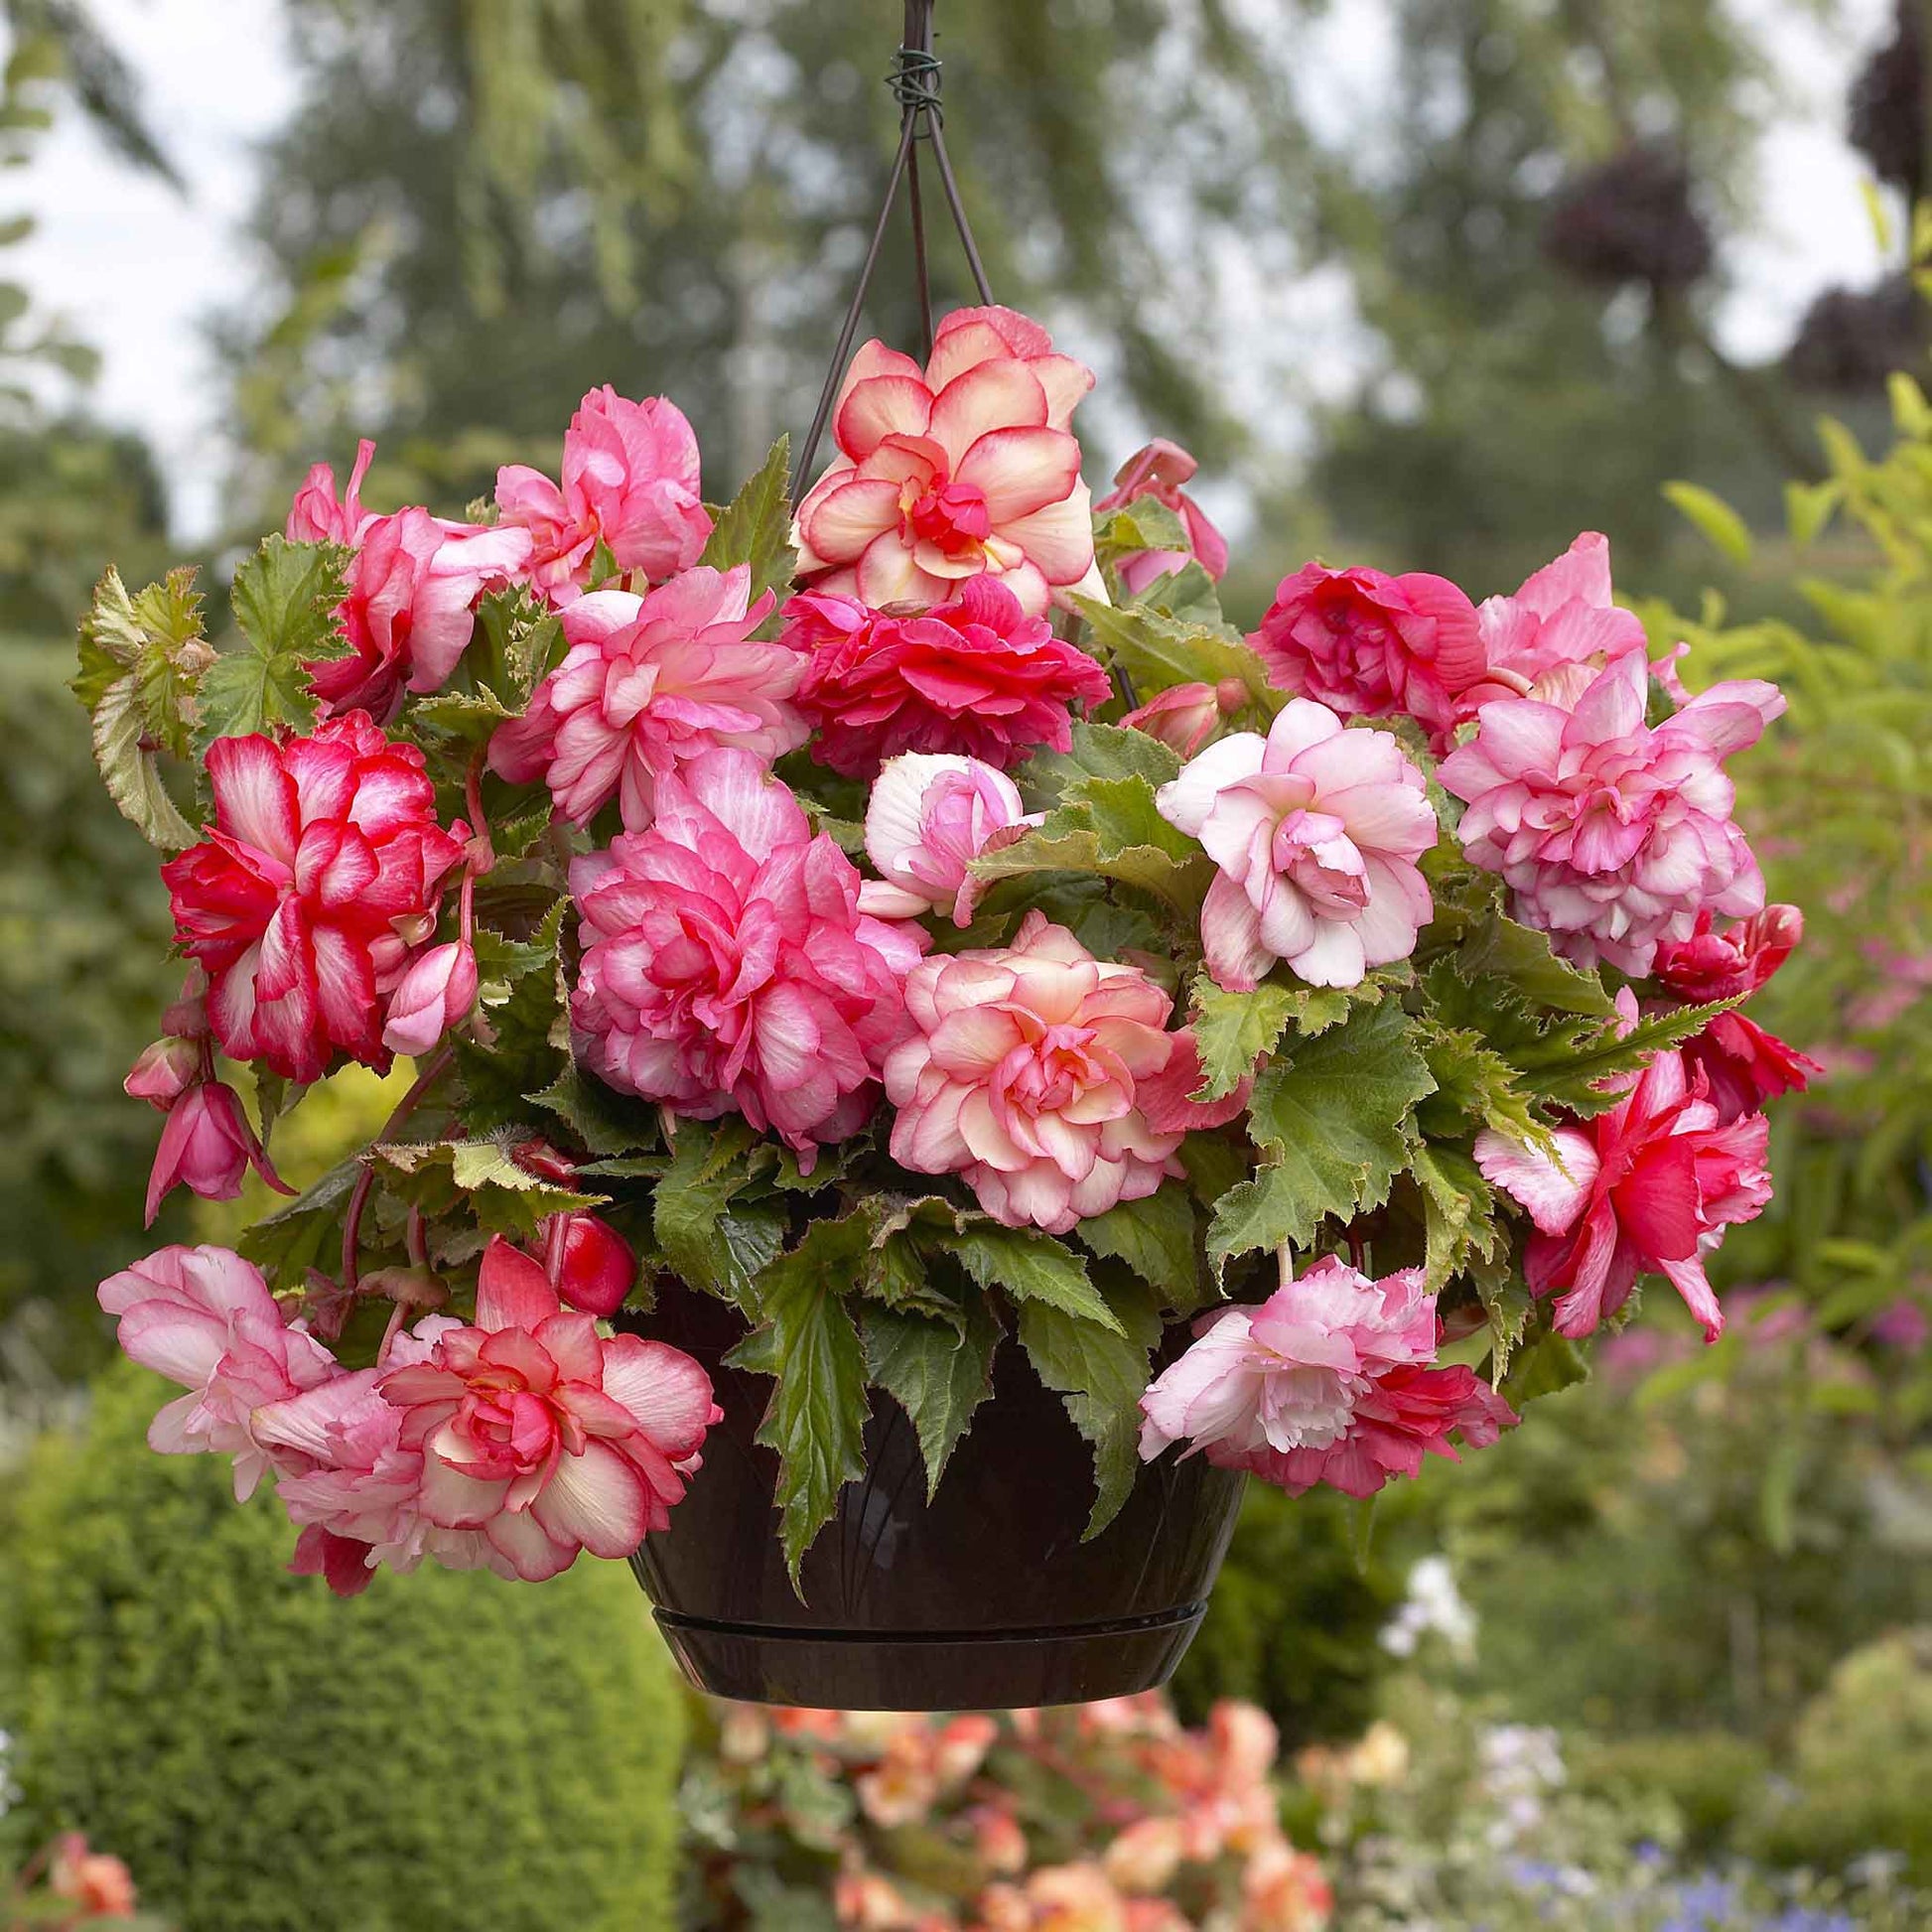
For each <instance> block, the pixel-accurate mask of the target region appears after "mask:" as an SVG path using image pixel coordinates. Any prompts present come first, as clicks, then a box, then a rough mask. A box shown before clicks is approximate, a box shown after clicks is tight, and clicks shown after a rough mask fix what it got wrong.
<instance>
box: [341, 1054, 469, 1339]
mask: <svg viewBox="0 0 1932 1932" xmlns="http://www.w3.org/2000/svg"><path fill="white" fill-rule="evenodd" d="M451 1056H452V1055H451V1049H450V1048H449V1047H447V1046H445V1047H444V1048H443V1049H442V1050H441V1051H440V1052H439V1053H438V1054H437V1055H436V1057H435V1058H434V1059H432V1060H431V1061H430V1063H429V1064H428V1065H427V1066H426V1067H424V1068H423V1070H422V1071H421V1072H420V1073H418V1074H417V1075H416V1079H415V1082H414V1084H413V1085H412V1086H411V1087H410V1089H409V1091H408V1092H407V1093H406V1094H404V1095H403V1097H402V1098H401V1099H400V1100H399V1101H397V1102H396V1108H395V1112H394V1113H392V1114H391V1115H390V1116H389V1118H388V1119H387V1120H385V1121H384V1122H383V1123H382V1131H381V1132H380V1133H379V1134H377V1135H376V1137H375V1139H374V1140H373V1141H371V1142H370V1143H369V1148H370V1150H371V1151H372V1150H373V1149H375V1148H377V1147H380V1146H381V1145H382V1143H383V1142H384V1141H390V1140H394V1139H395V1136H396V1130H397V1129H398V1128H399V1127H401V1126H402V1124H403V1123H404V1122H405V1121H406V1120H408V1118H409V1116H410V1115H411V1114H413V1113H414V1112H415V1111H416V1109H417V1107H418V1106H419V1105H420V1104H421V1102H422V1098H423V1095H424V1094H426V1093H427V1092H428V1091H429V1090H430V1088H431V1086H432V1085H434V1084H435V1082H436V1081H438V1080H439V1079H441V1078H442V1077H443V1074H444V1072H445V1071H446V1070H447V1068H448V1067H449V1064H450V1059H451ZM374 1185H375V1169H374V1167H373V1166H372V1165H370V1163H369V1161H368V1159H367V1156H366V1154H365V1155H364V1158H363V1165H362V1172H361V1173H359V1174H357V1175H356V1177H355V1191H354V1192H353V1193H352V1194H350V1195H349V1197H348V1214H347V1216H346V1218H345V1220H344V1222H343V1286H344V1287H345V1289H347V1290H348V1292H349V1293H350V1294H351V1295H353V1294H354V1293H356V1284H357V1282H358V1281H360V1279H361V1276H360V1273H359V1272H358V1270H357V1266H356V1260H355V1255H356V1250H357V1248H358V1247H359V1246H360V1245H361V1238H362V1212H363V1210H364V1209H365V1208H366V1207H367V1206H368V1203H369V1191H370V1189H371V1188H373V1187H374ZM397 1306H398V1308H400V1307H401V1304H400V1303H398V1304H397Z"/></svg>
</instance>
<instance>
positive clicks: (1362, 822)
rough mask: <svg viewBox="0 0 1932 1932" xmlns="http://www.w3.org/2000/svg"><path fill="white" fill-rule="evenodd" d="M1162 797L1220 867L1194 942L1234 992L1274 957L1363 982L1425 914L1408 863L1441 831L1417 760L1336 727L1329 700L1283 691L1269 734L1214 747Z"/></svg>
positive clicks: (1378, 737)
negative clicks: (1320, 701)
mask: <svg viewBox="0 0 1932 1932" xmlns="http://www.w3.org/2000/svg"><path fill="white" fill-rule="evenodd" d="M1156 803H1157V806H1158V808H1159V810H1160V813H1161V816H1162V817H1163V818H1165V819H1167V820H1168V822H1169V823H1170V824H1172V825H1174V826H1177V827H1178V828H1179V829H1180V830H1181V831H1183V832H1185V833H1186V834H1187V835H1188V836H1189V837H1190V838H1197V839H1199V840H1200V842H1201V844H1202V845H1203V846H1204V847H1205V848H1206V851H1207V855H1208V857H1209V858H1211V859H1212V860H1213V861H1214V863H1215V865H1216V866H1218V867H1219V868H1220V872H1219V875H1218V877H1217V878H1216V879H1215V881H1214V883H1213V885H1212V886H1210V887H1209V888H1208V891H1207V900H1206V903H1205V904H1204V905H1203V906H1202V907H1201V944H1202V947H1203V948H1204V950H1205V952H1206V956H1207V969H1208V971H1209V972H1210V973H1211V974H1212V975H1213V977H1214V979H1215V981H1216V983H1217V984H1219V985H1220V986H1223V987H1225V988H1227V989H1228V990H1229V991H1230V992H1250V991H1252V990H1253V989H1254V988H1255V987H1256V986H1257V985H1259V984H1260V982H1261V979H1262V977H1263V976H1264V975H1265V974H1266V973H1267V972H1268V971H1269V970H1270V969H1271V968H1272V967H1273V966H1274V964H1275V962H1276V961H1277V960H1278V959H1279V960H1285V961H1286V962H1287V964H1288V966H1289V968H1290V969H1291V970H1292V971H1293V972H1294V973H1296V974H1297V975H1298V976H1299V977H1301V978H1302V979H1304V980H1306V981H1308V982H1309V983H1310V984H1311V985H1312V986H1340V987H1348V986H1357V985H1359V984H1360V983H1361V980H1362V976H1363V975H1364V974H1365V973H1366V972H1367V971H1368V969H1369V968H1370V967H1372V966H1386V965H1388V964H1390V963H1391V962H1392V961H1394V960H1398V959H1407V958H1408V956H1409V955H1410V953H1411V952H1413V951H1414V950H1415V945H1416V935H1417V933H1418V931H1419V930H1420V929H1421V928H1422V927H1423V926H1424V925H1426V924H1427V923H1428V922H1429V920H1430V918H1431V916H1432V914H1433V911H1434V904H1433V901H1432V900H1431V898H1430V894H1429V887H1428V886H1427V884H1426V883H1425V882H1424V880H1423V876H1422V873H1421V872H1420V871H1419V870H1418V869H1417V866H1416V861H1417V860H1418V859H1419V858H1420V857H1421V856H1422V855H1423V854H1424V853H1425V852H1427V851H1428V850H1429V849H1430V847H1431V846H1433V845H1434V844H1435V843H1436V838H1437V829H1438V828H1437V824H1436V813H1435V809H1434V808H1433V807H1432V806H1431V804H1430V802H1429V793H1428V789H1427V785H1426V782H1425V780H1424V778H1423V775H1422V773H1421V771H1419V770H1418V769H1417V768H1416V766H1415V765H1414V764H1413V763H1411V762H1410V760H1409V759H1408V758H1407V757H1405V756H1404V754H1403V750H1402V747H1401V744H1400V743H1399V742H1398V741H1397V739H1396V738H1395V737H1394V736H1392V735H1391V734H1390V733H1388V732H1380V731H1368V730H1362V729H1355V730H1344V729H1343V726H1342V722H1341V720H1340V719H1339V718H1337V717H1336V716H1335V714H1334V713H1333V712H1332V711H1330V710H1329V709H1328V708H1327V707H1326V706H1325V705H1318V704H1315V703H1314V702H1313V701H1312V700H1311V699H1307V698H1294V699H1291V700H1290V701H1289V702H1288V703H1287V704H1286V705H1284V706H1283V708H1282V710H1281V712H1280V713H1279V715H1278V716H1277V717H1276V719H1275V722H1274V724H1273V725H1272V726H1271V727H1270V729H1269V733H1268V736H1267V737H1266V738H1265V739H1263V738H1261V737H1259V736H1258V735H1257V734H1255V733H1254V732H1236V733H1235V734H1234V735H1233V736H1232V737H1229V738H1223V739H1221V740H1219V741H1218V742H1216V743H1215V744H1213V745H1210V746H1209V747H1208V748H1207V750H1206V751H1204V752H1202V753H1201V754H1200V755H1199V756H1198V757H1197V758H1195V759H1191V760H1190V761H1189V762H1188V763H1187V764H1186V765H1184V766H1183V767H1182V768H1181V772H1180V775H1179V776H1178V777H1177V778H1174V779H1173V780H1171V781H1170V782H1169V783H1167V784H1165V785H1163V786H1162V787H1161V789H1160V791H1159V792H1158V793H1157V794H1156Z"/></svg>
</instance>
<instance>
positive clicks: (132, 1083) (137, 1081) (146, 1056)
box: [121, 1034, 202, 1114]
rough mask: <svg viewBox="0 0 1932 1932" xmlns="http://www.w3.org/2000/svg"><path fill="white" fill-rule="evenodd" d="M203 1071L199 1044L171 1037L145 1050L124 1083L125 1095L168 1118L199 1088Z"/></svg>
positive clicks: (168, 1036)
mask: <svg viewBox="0 0 1932 1932" xmlns="http://www.w3.org/2000/svg"><path fill="white" fill-rule="evenodd" d="M201 1071H202V1049H201V1046H200V1044H199V1042H197V1041H195V1040H193V1039H189V1038H186V1037H184V1036H183V1035H180V1034H168V1035H164V1036H163V1037H162V1038H160V1039H157V1040H155V1041H154V1042H153V1044H152V1045H149V1046H144V1047H143V1048H142V1049H141V1057H140V1058H139V1059H137V1060H136V1061H135V1062H134V1064H133V1065H132V1066H131V1067H129V1068H128V1071H127V1078H126V1079H125V1080H123V1081H122V1082H121V1091H122V1092H123V1093H124V1094H126V1095H127V1097H128V1098H129V1099H130V1100H145V1101H146V1102H147V1103H148V1105H149V1106H150V1107H158V1108H159V1109H160V1110H161V1112H163V1113H164V1114H165V1113H166V1112H167V1111H168V1109H169V1108H170V1107H172V1106H173V1105H174V1104H175V1102H176V1101H177V1100H179V1099H180V1098H181V1097H182V1095H183V1094H184V1093H186V1092H187V1091H188V1089H189V1088H190V1087H192V1086H193V1085H194V1084H195V1082H196V1080H197V1079H198V1078H200V1076H201Z"/></svg>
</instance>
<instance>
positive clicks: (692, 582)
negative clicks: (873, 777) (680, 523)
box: [489, 564, 809, 832]
mask: <svg viewBox="0 0 1932 1932" xmlns="http://www.w3.org/2000/svg"><path fill="white" fill-rule="evenodd" d="M751 590H752V572H751V569H750V567H749V566H748V565H745V564H740V565H739V566H738V567H737V568H736V569H733V570H726V571H718V570H712V569H710V568H708V567H701V568H699V569H695V570H687V571H684V572H683V573H682V574H680V575H679V576H677V577H674V578H672V579H671V581H670V582H669V583H668V584H664V585H661V586H660V587H659V588H658V589H656V590H654V591H652V592H651V593H650V594H649V596H647V597H641V598H639V597H633V596H631V595H630V594H629V593H628V592H627V591H594V592H593V593H592V594H591V595H590V596H589V597H584V598H579V599H578V600H577V602H576V603H574V604H573V605H571V606H570V608H569V609H568V610H567V611H565V613H564V617H563V624H564V636H565V638H566V640H567V641H568V642H569V645H570V650H569V652H568V654H567V655H566V656H565V658H564V661H563V662H562V663H561V664H560V665H558V667H557V668H556V669H555V670H554V671H552V672H551V673H550V675H549V676H548V677H547V678H545V679H544V681H543V682H542V683H541V684H540V685H538V686H537V689H536V693H535V695H534V696H533V697H532V698H531V700H530V708H529V710H528V711H527V712H525V714H524V715H523V716H522V717H521V718H518V719H514V720H512V721H511V722H510V723H508V724H505V725H502V726H500V727H499V728H498V729H497V732H496V735H495V737H494V738H492V739H491V740H490V743H489V765H490V769H491V770H492V771H494V772H496V773H497V775H498V776H500V777H504V778H507V779H509V781H510V782H511V783H512V784H529V783H532V782H534V781H535V780H536V779H538V778H541V779H543V780H544V782H545V783H546V784H548V785H549V787H550V794H551V796H552V797H553V798H554V799H555V800H556V804H557V809H558V811H560V812H561V813H562V814H563V815H564V817H566V818H568V819H570V820H571V821H572V822H573V823H575V824H578V825H584V824H587V823H588V822H589V821H590V819H591V818H592V816H593V815H594V814H595V813H596V812H597V811H598V810H599V808H600V807H601V806H603V805H604V804H605V803H606V802H607V801H608V800H610V799H611V798H613V797H616V798H617V799H618V801H619V805H620V809H621V812H622V815H623V822H624V825H625V826H626V828H628V829H629V830H630V831H633V832H636V831H641V830H642V829H643V828H644V826H646V825H648V824H649V823H650V814H651V805H652V798H653V794H654V790H655V787H656V783H657V780H658V779H660V778H662V777H664V776H666V775H667V774H668V773H670V772H672V771H675V770H676V769H677V768H678V766H679V765H680V764H681V763H683V762H685V761H686V760H687V759H694V758H696V757H698V756H699V755H700V754H702V753H704V752H708V751H710V750H712V749H713V748H715V747H717V746H720V745H735V746H737V747H739V748H740V749H741V750H743V751H747V752H752V753H756V754H757V756H758V757H759V759H762V760H763V761H764V762H765V763H767V764H768V763H770V762H771V760H772V759H777V758H780V757H782V756H783V755H784V754H785V753H786V752H789V751H792V750H794V749H796V748H797V747H798V746H800V745H802V744H803V743H804V742H805V740H806V738H807V736H808V735H809V728H808V727H807V725H806V723H805V721H804V719H803V718H802V717H801V716H800V715H799V713H798V710H797V708H796V707H795V705H794V704H793V703H792V702H791V700H792V698H793V696H794V694H795V693H796V692H797V689H798V683H799V679H800V678H801V677H802V676H803V675H804V669H805V665H804V660H803V658H801V657H800V656H799V655H798V653H797V652H796V651H795V650H793V649H791V648H789V647H788V646H787V645H785V644H765V643H758V642H755V641H754V639H753V637H752V632H753V631H754V630H756V629H757V628H758V627H759V624H760V623H762V622H763V621H764V620H765V618H766V616H767V615H768V614H769V612H770V610H771V605H772V598H771V594H770V593H769V592H768V591H767V592H766V593H765V594H764V596H762V597H760V598H759V601H758V602H757V603H756V604H752V603H751V602H750V598H751Z"/></svg>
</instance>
